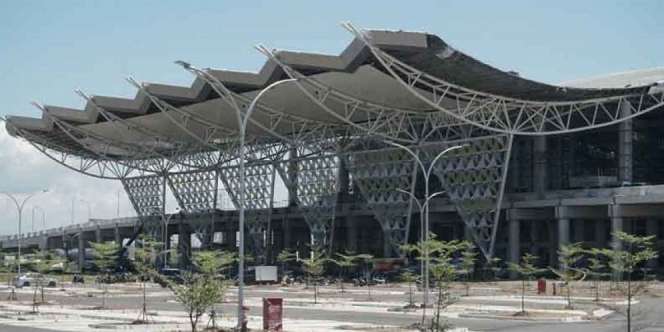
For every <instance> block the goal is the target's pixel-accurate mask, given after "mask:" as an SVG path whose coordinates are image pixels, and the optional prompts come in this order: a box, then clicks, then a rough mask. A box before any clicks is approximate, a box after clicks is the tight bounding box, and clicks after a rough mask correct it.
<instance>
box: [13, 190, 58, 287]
mask: <svg viewBox="0 0 664 332" xmlns="http://www.w3.org/2000/svg"><path fill="white" fill-rule="evenodd" d="M45 192H48V190H47V189H44V190H42V191H39V192H35V193H32V194H29V195H28V196H27V197H25V198H24V199H23V201H20V202H19V199H17V198H16V197H15V196H14V194H12V193H8V192H2V193H1V194H4V195H5V196H7V197H9V198H10V199H11V200H12V201H13V202H14V205H16V211H17V212H18V238H17V243H16V244H17V249H18V253H17V256H16V261H17V262H16V264H17V270H16V271H17V277H18V276H20V275H21V237H23V234H22V222H23V207H24V206H25V203H27V202H28V200H29V199H30V198H32V197H34V196H35V195H37V194H39V193H45Z"/></svg>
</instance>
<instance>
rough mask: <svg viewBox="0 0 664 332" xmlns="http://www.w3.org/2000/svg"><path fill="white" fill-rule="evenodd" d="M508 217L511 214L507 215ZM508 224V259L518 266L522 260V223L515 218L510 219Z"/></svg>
mask: <svg viewBox="0 0 664 332" xmlns="http://www.w3.org/2000/svg"><path fill="white" fill-rule="evenodd" d="M507 215H508V217H509V215H510V213H508V214H507ZM507 224H508V228H509V229H508V235H507V241H508V246H509V250H508V254H507V258H508V259H509V261H510V262H512V263H515V264H518V263H519V261H520V260H521V243H520V240H521V239H520V236H521V235H520V234H519V233H520V230H521V229H520V226H521V225H520V222H519V220H518V219H515V218H508V220H507Z"/></svg>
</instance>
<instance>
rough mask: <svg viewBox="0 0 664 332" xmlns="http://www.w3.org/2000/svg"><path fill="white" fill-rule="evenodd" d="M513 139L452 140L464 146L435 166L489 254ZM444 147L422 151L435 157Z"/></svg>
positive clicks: (448, 193)
mask: <svg viewBox="0 0 664 332" xmlns="http://www.w3.org/2000/svg"><path fill="white" fill-rule="evenodd" d="M511 143H512V136H511V135H496V136H484V137H478V138H470V139H467V140H463V141H458V142H450V143H449V144H448V146H453V145H463V146H464V147H463V148H461V149H458V150H454V151H450V152H449V153H447V154H445V155H443V156H442V157H441V158H440V159H439V160H438V161H437V162H436V165H435V166H434V169H433V172H434V174H435V175H436V176H437V177H438V179H439V181H440V183H441V186H442V188H443V190H444V191H445V195H446V196H447V197H448V198H449V199H450V201H451V202H452V204H454V206H455V208H456V210H457V212H458V213H459V216H460V217H461V219H462V220H463V222H464V223H465V225H466V228H467V229H468V230H469V231H470V232H471V234H472V235H473V238H474V240H475V242H476V244H477V245H478V247H479V248H480V250H482V252H483V253H484V254H485V255H486V257H492V256H493V245H494V242H495V234H496V228H497V222H498V218H499V215H500V205H501V201H502V197H503V191H504V188H505V175H506V170H507V166H508V165H507V164H508V161H509V153H510V149H511ZM442 148H443V149H444V148H446V147H442ZM440 149H441V147H440V146H439V145H437V146H436V149H435V150H434V149H427V148H423V149H422V150H421V152H422V154H423V157H424V158H427V159H428V160H431V159H432V158H433V157H435V155H436V154H437V153H438V152H439V151H441V150H440ZM424 158H423V159H424Z"/></svg>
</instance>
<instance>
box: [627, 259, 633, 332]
mask: <svg viewBox="0 0 664 332" xmlns="http://www.w3.org/2000/svg"><path fill="white" fill-rule="evenodd" d="M631 331H632V273H631V271H630V272H629V273H627V332H631Z"/></svg>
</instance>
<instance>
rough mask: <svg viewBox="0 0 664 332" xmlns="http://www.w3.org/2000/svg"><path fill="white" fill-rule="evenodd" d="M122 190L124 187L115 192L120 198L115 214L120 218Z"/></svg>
mask: <svg viewBox="0 0 664 332" xmlns="http://www.w3.org/2000/svg"><path fill="white" fill-rule="evenodd" d="M120 191H122V189H118V190H117V191H116V192H115V194H116V195H117V199H118V200H117V203H118V204H117V206H116V209H115V216H116V217H117V218H120Z"/></svg>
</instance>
